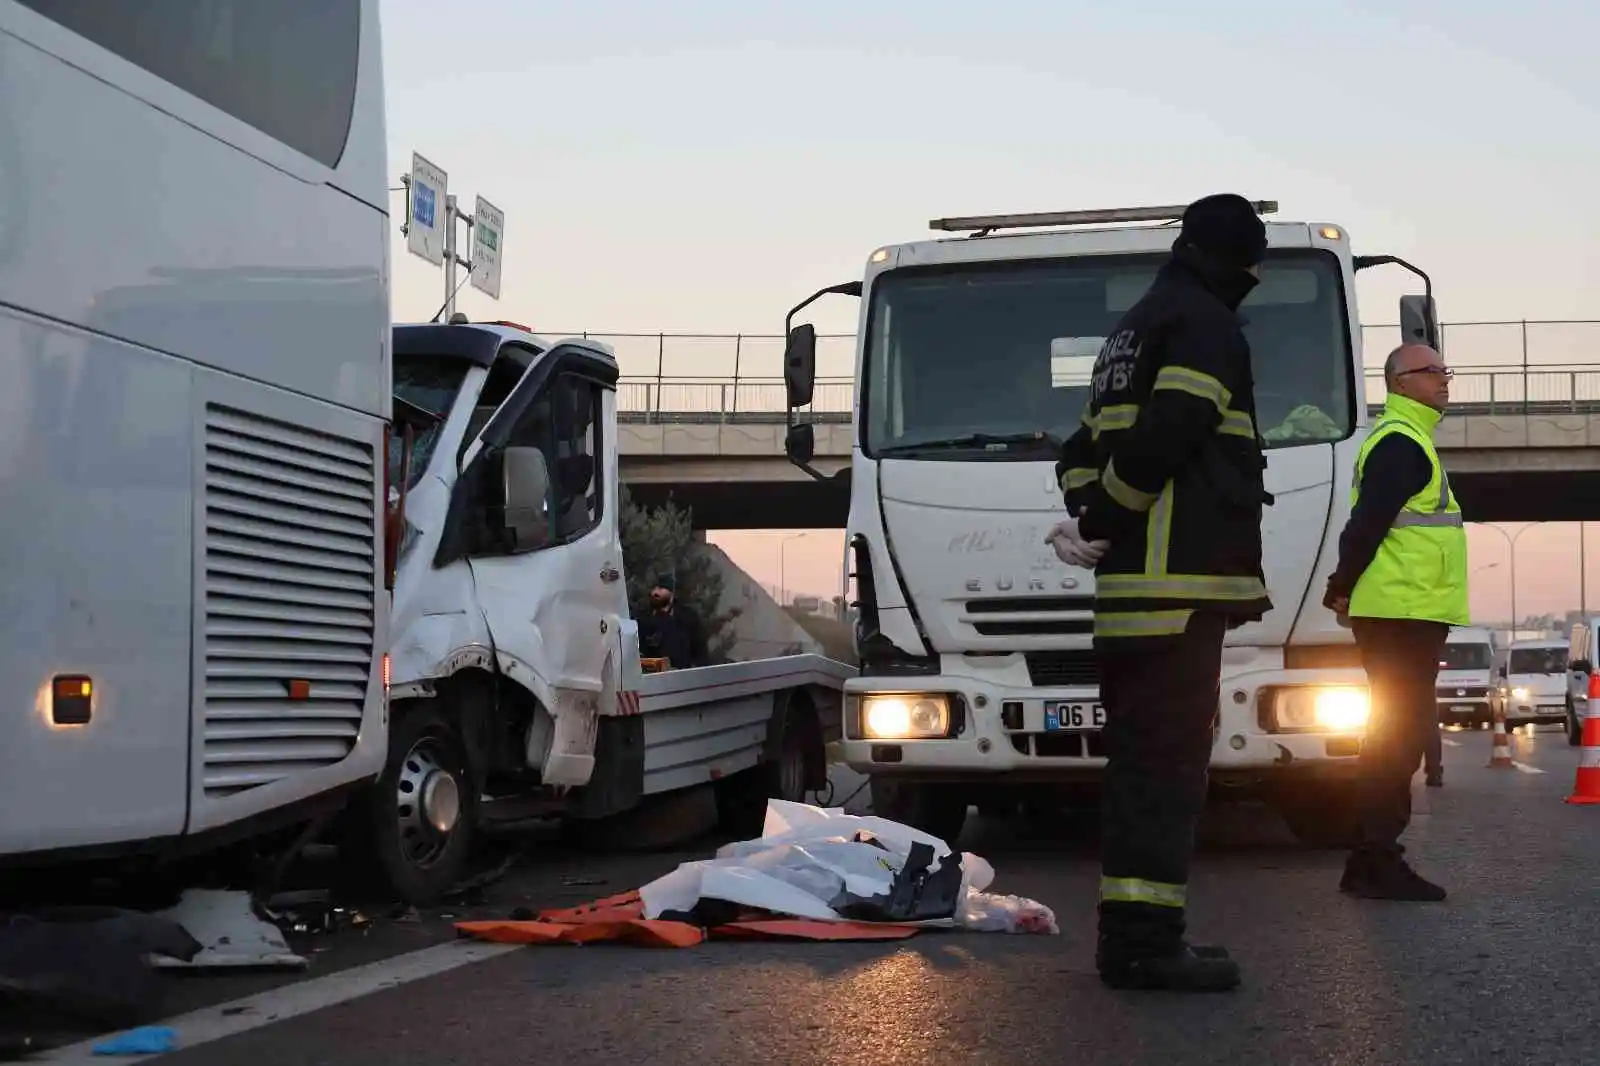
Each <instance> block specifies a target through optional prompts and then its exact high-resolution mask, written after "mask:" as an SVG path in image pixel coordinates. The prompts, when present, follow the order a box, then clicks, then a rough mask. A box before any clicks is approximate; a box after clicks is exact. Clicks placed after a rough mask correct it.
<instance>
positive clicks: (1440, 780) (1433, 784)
mask: <svg viewBox="0 0 1600 1066" xmlns="http://www.w3.org/2000/svg"><path fill="white" fill-rule="evenodd" d="M1428 787H1429V788H1443V787H1444V771H1443V770H1435V771H1434V772H1433V773H1431V774H1429V775H1428Z"/></svg>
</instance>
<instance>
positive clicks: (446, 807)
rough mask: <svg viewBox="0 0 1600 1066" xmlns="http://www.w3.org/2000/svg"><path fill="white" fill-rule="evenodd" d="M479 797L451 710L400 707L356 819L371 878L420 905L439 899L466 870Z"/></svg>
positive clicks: (434, 705)
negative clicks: (385, 758)
mask: <svg viewBox="0 0 1600 1066" xmlns="http://www.w3.org/2000/svg"><path fill="white" fill-rule="evenodd" d="M478 799H479V789H478V786H477V783H476V782H475V780H474V775H473V773H472V771H471V767H470V762H469V759H468V756H467V747H466V744H465V742H464V741H463V739H462V735H461V728H460V726H459V725H458V723H457V718H456V716H455V715H454V714H451V713H450V710H449V708H447V707H441V706H439V700H422V701H417V702H416V703H412V704H409V705H407V706H406V707H405V708H404V709H403V710H398V711H397V713H395V714H394V716H393V717H392V719H391V723H390V728H389V760H388V762H387V763H386V764H385V765H384V768H383V773H382V774H381V775H379V777H378V780H377V783H376V784H374V785H373V786H372V788H370V789H369V790H368V791H367V794H366V795H365V796H364V797H363V799H362V808H363V809H362V812H361V813H362V817H359V818H357V819H356V821H355V825H354V829H355V833H356V839H355V841H354V843H355V845H356V852H357V854H358V855H360V856H361V859H360V861H362V862H364V863H366V864H369V870H368V873H369V875H370V876H369V879H372V880H376V881H377V882H378V883H379V884H380V885H381V886H382V887H383V888H384V889H386V890H387V891H388V892H389V893H391V894H392V895H393V896H394V897H396V898H397V899H399V900H400V901H402V902H405V903H409V904H411V905H412V906H427V905H430V904H433V903H437V902H438V900H439V898H440V897H441V896H442V895H444V893H446V892H447V891H449V890H450V888H451V887H453V886H454V885H456V884H457V883H459V882H460V880H461V878H462V876H463V875H464V874H465V873H466V869H467V863H468V861H469V860H470V858H471V856H472V846H473V838H474V836H475V833H474V830H475V829H476V828H477V819H478Z"/></svg>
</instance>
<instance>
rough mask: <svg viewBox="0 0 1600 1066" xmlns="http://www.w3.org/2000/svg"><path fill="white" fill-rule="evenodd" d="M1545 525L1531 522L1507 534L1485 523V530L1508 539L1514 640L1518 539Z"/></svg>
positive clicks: (1495, 526) (1514, 637)
mask: <svg viewBox="0 0 1600 1066" xmlns="http://www.w3.org/2000/svg"><path fill="white" fill-rule="evenodd" d="M1543 524H1544V523H1542V522H1529V523H1528V524H1527V525H1525V526H1523V527H1522V528H1521V529H1519V530H1517V531H1516V532H1515V533H1507V532H1506V531H1505V530H1503V529H1501V528H1500V527H1499V526H1497V525H1495V524H1494V523H1493V522H1484V523H1483V526H1484V528H1486V529H1492V530H1494V531H1495V532H1496V533H1498V534H1500V535H1501V536H1502V537H1504V538H1506V548H1507V554H1508V555H1509V556H1510V560H1509V561H1510V564H1511V638H1512V639H1513V640H1515V639H1516V636H1517V538H1518V537H1520V536H1522V535H1523V534H1524V533H1526V532H1527V531H1528V530H1530V529H1532V528H1534V527H1535V526H1539V525H1543Z"/></svg>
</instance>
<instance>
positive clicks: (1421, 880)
mask: <svg viewBox="0 0 1600 1066" xmlns="http://www.w3.org/2000/svg"><path fill="white" fill-rule="evenodd" d="M1339 890H1340V891H1342V892H1347V893H1349V894H1350V895H1352V896H1359V897H1361V898H1362V899H1389V900H1398V901H1401V902H1405V903H1442V902H1443V901H1444V899H1445V897H1446V896H1447V895H1449V893H1447V892H1446V891H1445V890H1444V889H1443V888H1442V887H1440V886H1439V885H1436V884H1434V883H1433V882H1432V881H1429V880H1428V879H1427V878H1425V877H1423V876H1422V875H1421V874H1419V873H1417V872H1416V871H1415V870H1413V869H1412V868H1411V867H1410V866H1409V865H1408V864H1407V863H1406V861H1405V860H1404V859H1402V858H1400V857H1399V856H1398V855H1397V856H1394V857H1392V858H1382V859H1377V858H1368V857H1366V856H1363V855H1360V854H1356V855H1352V856H1350V861H1349V862H1347V863H1346V864H1345V868H1344V877H1343V878H1341V879H1340V881H1339Z"/></svg>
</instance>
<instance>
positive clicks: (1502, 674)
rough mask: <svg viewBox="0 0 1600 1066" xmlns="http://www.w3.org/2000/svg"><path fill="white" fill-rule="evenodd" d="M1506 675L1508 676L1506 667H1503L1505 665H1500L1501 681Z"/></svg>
mask: <svg viewBox="0 0 1600 1066" xmlns="http://www.w3.org/2000/svg"><path fill="white" fill-rule="evenodd" d="M1508 676H1509V675H1508V674H1507V673H1506V668H1505V667H1504V666H1502V667H1501V668H1500V679H1501V680H1502V681H1504V680H1505V679H1506V677H1508Z"/></svg>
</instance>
